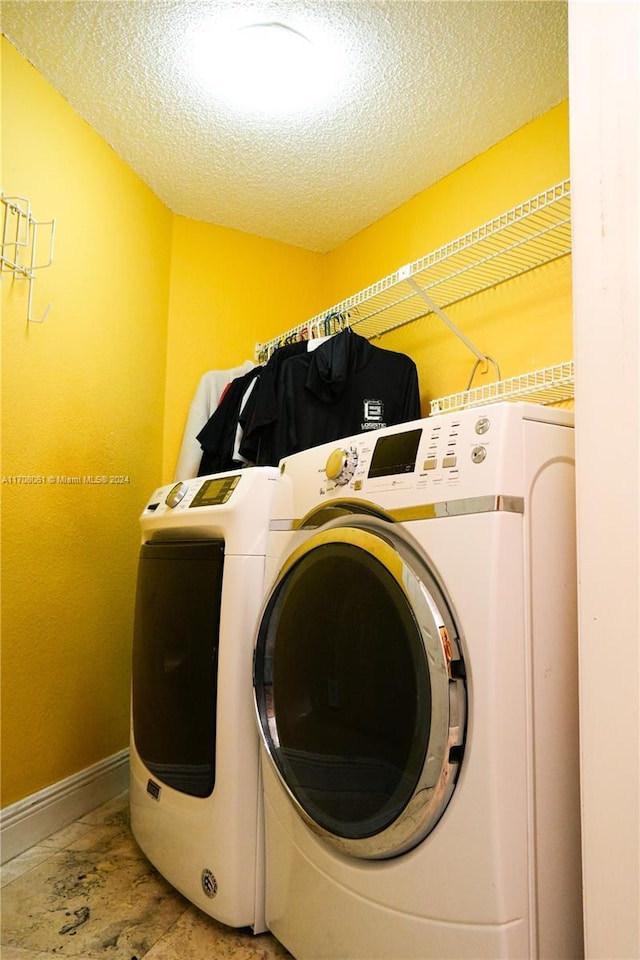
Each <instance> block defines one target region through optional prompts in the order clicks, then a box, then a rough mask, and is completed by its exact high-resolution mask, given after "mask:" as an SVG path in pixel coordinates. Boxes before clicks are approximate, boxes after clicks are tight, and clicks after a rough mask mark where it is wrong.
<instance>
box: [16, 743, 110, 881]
mask: <svg viewBox="0 0 640 960" xmlns="http://www.w3.org/2000/svg"><path fill="white" fill-rule="evenodd" d="M128 786H129V751H128V750H121V751H120V752H119V753H114V754H113V756H111V757H107V758H106V759H105V760H100V761H99V762H98V763H95V764H93V766H91V767H87V768H86V769H85V770H80V772H79V773H74V774H73V775H72V776H70V777H67V778H66V779H65V780H60V781H59V782H58V783H53V784H51V786H50V787H45V789H44V790H39V791H38V792H37V793H33V794H31V796H29V797H25V799H24V800H18V802H17V803H12V804H11V806H8V807H5V808H4V809H3V810H2V811H0V847H1V857H0V860H1V862H2V863H6V861H7V860H11V859H12V858H13V857H17V856H18V854H19V853H22V852H23V851H24V850H28V849H29V847H32V846H33V845H34V844H36V843H40V841H41V840H44V839H45V837H49V836H51V834H52V833H55V832H56V830H61V829H62V828H63V827H66V826H67V825H68V824H70V823H72V822H73V821H74V820H77V819H78V817H82V816H84V814H85V813H88V812H89V811H90V810H93V809H94V808H95V807H98V806H100V804H101V803H105V802H106V801H107V800H110V799H111V798H112V797H116V796H117V795H118V794H119V793H123V792H124V791H125V790H126V789H127V788H128Z"/></svg>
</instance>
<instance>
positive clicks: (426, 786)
mask: <svg viewBox="0 0 640 960" xmlns="http://www.w3.org/2000/svg"><path fill="white" fill-rule="evenodd" d="M354 541H356V545H357V546H363V549H372V550H374V551H375V553H376V555H377V556H378V558H379V559H381V560H382V562H383V563H384V565H385V566H386V569H387V570H388V572H389V573H390V574H391V575H392V576H393V578H394V580H395V581H396V583H398V585H399V586H400V587H401V588H402V591H403V593H404V594H405V597H406V599H407V602H408V604H409V605H410V607H411V609H412V611H413V613H414V618H415V621H416V624H417V626H418V628H419V632H420V636H421V639H422V643H423V645H424V651H425V655H426V663H427V664H428V667H427V669H428V671H429V680H430V684H431V723H430V730H429V738H428V743H427V749H426V753H425V760H424V763H423V767H422V771H421V774H420V776H419V779H418V782H417V783H416V785H415V788H414V790H413V793H412V795H411V797H410V799H409V801H408V803H407V804H406V806H405V807H404V809H403V810H402V811H401V812H400V814H399V816H398V817H397V818H396V819H395V820H394V821H393V822H392V823H391V824H390V825H388V826H387V827H385V828H384V829H382V830H381V831H380V832H378V833H375V834H374V835H372V836H368V837H360V838H355V839H354V838H350V837H344V836H340V835H338V834H336V833H332V832H330V831H329V830H327V829H326V828H325V827H324V826H322V825H321V824H319V823H317V822H316V820H315V819H314V818H313V817H312V816H310V814H309V812H308V811H307V810H306V809H305V807H304V806H303V804H302V803H301V802H300V801H299V800H298V798H297V797H296V795H295V794H294V793H293V791H292V790H291V788H290V786H289V784H288V783H287V780H286V778H285V777H284V775H283V773H282V771H281V769H280V766H279V764H278V760H277V757H276V754H275V750H274V743H275V745H276V748H277V746H279V739H278V730H277V718H276V716H275V710H274V700H273V690H272V688H271V687H270V685H269V683H268V682H267V681H266V680H265V676H264V671H262V670H261V667H262V666H263V665H264V664H263V660H262V659H261V657H263V653H265V658H266V656H267V655H268V651H266V652H265V651H263V650H262V647H264V646H266V643H265V642H264V633H265V632H266V627H265V626H264V625H265V623H266V624H268V622H269V618H270V616H271V615H272V613H273V608H274V606H275V604H276V601H277V597H278V593H279V590H280V588H281V586H282V585H283V584H284V582H285V581H286V579H287V577H288V576H289V574H290V573H291V571H292V570H293V569H294V567H295V566H296V565H297V564H298V563H299V562H300V560H301V559H302V558H303V557H305V556H306V555H308V554H309V553H311V552H312V551H314V550H315V549H316V548H317V547H319V546H321V545H323V544H335V543H341V542H342V543H345V542H346V543H353V542H354ZM391 561H393V562H391ZM268 642H271V643H272V645H273V640H272V641H267V643H268ZM254 693H255V703H256V712H257V716H258V724H259V729H260V734H261V737H262V742H263V744H264V747H265V749H266V752H267V755H268V757H269V760H270V763H271V766H272V768H273V770H274V771H275V773H276V776H277V777H278V780H279V781H280V783H281V784H282V786H283V787H284V789H285V790H286V792H287V794H288V796H289V798H290V800H291V802H292V804H293V805H294V807H295V809H296V810H297V812H298V814H299V815H300V816H301V818H302V819H303V820H304V822H305V823H306V824H307V825H308V826H309V828H310V829H311V830H313V831H314V833H316V834H317V835H318V836H320V837H321V838H322V839H323V840H324V841H325V842H326V843H328V844H329V845H330V846H332V847H333V848H335V849H337V850H339V851H340V852H341V853H343V854H345V855H347V856H351V857H359V858H364V859H384V858H388V857H393V856H398V855H399V854H401V853H404V852H406V851H407V850H410V849H411V848H412V847H414V846H416V845H417V844H418V843H420V842H421V841H422V840H423V839H424V838H425V837H426V836H427V835H428V834H429V833H430V832H431V830H432V829H433V828H434V827H435V825H436V824H437V822H438V821H439V819H440V817H441V816H442V814H443V812H444V810H445V808H446V806H447V804H448V802H449V800H450V798H451V795H452V793H453V790H454V788H455V783H456V780H457V776H458V772H459V769H460V764H461V760H462V753H463V747H464V735H465V726H466V715H467V697H466V686H465V681H464V667H463V660H462V653H461V638H460V635H459V630H458V629H457V627H456V622H455V617H454V615H453V612H452V604H451V602H450V600H449V598H448V597H447V594H446V591H445V589H444V586H443V585H442V583H441V582H440V580H439V578H438V577H437V574H436V573H435V572H434V569H433V565H432V564H431V563H430V561H429V559H428V558H427V557H426V555H425V553H424V551H423V550H422V549H421V548H420V546H419V545H418V544H417V543H416V542H415V540H414V539H413V538H412V537H411V536H410V535H409V534H408V532H407V531H406V530H404V529H403V528H401V527H398V526H397V525H395V524H393V523H390V522H389V521H386V520H383V519H381V518H378V517H374V516H367V515H353V516H351V515H345V516H341V517H338V519H335V520H332V521H330V522H328V523H326V524H325V525H323V526H322V527H321V528H319V529H316V531H315V532H313V533H312V534H310V536H309V538H308V539H307V540H306V541H305V542H304V543H303V544H302V545H301V546H300V547H298V548H297V549H295V550H294V551H293V552H292V553H291V554H290V556H289V557H288V558H287V560H286V561H285V562H284V564H283V566H282V568H281V570H280V572H279V574H278V577H277V579H276V581H275V583H274V585H273V587H272V589H271V591H270V593H269V597H268V598H267V601H266V603H265V605H264V608H263V612H262V615H261V618H260V621H259V627H258V639H257V647H256V665H255V670H254Z"/></svg>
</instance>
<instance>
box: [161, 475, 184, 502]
mask: <svg viewBox="0 0 640 960" xmlns="http://www.w3.org/2000/svg"><path fill="white" fill-rule="evenodd" d="M188 489H189V484H188V483H185V482H184V481H183V480H181V481H180V483H176V485H175V487H172V488H171V490H169V493H168V494H167V498H166V500H165V501H164V502H165V503H166V505H167V506H168V507H177V506H178V504H179V503H180V501H181V500H182V498H183V497H184V495H185V493H186V492H187V490H188Z"/></svg>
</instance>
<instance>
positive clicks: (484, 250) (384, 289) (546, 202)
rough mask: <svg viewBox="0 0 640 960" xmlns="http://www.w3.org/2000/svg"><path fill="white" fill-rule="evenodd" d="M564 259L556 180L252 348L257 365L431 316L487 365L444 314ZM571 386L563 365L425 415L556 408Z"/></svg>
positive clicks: (463, 396) (561, 192) (565, 213)
mask: <svg viewBox="0 0 640 960" xmlns="http://www.w3.org/2000/svg"><path fill="white" fill-rule="evenodd" d="M570 254H571V185H570V181H569V180H563V181H561V182H560V183H557V184H555V185H554V186H552V187H549V188H548V189H547V190H544V191H543V192H542V193H539V194H538V195H537V196H535V197H532V198H530V199H529V200H525V201H524V202H523V203H520V204H518V205H517V206H515V207H513V208H512V209H511V210H508V211H507V212H506V213H503V214H501V215H500V216H498V217H495V218H494V219H493V220H490V221H488V222H487V223H485V224H483V225H482V226H480V227H476V229H475V230H471V231H470V232H469V233H466V234H464V236H462V237H459V238H458V239H457V240H453V241H451V242H450V243H447V244H445V245H444V246H442V247H440V248H439V249H438V250H435V251H433V252H432V253H429V254H427V255H426V256H425V257H422V258H421V259H419V260H416V261H414V262H413V263H409V264H407V265H406V266H404V267H401V268H400V269H399V270H396V272H395V273H392V274H390V275H389V276H387V277H384V278H383V279H382V280H378V281H377V282H376V283H374V284H372V285H371V286H370V287H367V288H366V290H362V291H360V292H359V293H356V294H354V295H353V296H351V297H348V298H347V299H346V300H343V301H342V302H341V303H338V304H336V305H335V306H333V307H331V308H330V309H329V310H327V311H324V312H323V313H320V314H317V315H316V316H315V317H312V318H311V319H310V320H307V321H306V322H305V323H302V324H298V326H296V327H292V328H291V329H290V330H287V331H286V332H285V333H283V334H281V335H280V336H279V337H276V338H275V339H273V340H270V341H267V342H266V343H263V344H256V359H257V360H258V361H260V362H262V361H264V360H266V359H268V357H269V356H270V355H271V353H272V352H273V350H275V349H276V348H277V347H279V346H281V345H282V344H284V343H290V342H293V341H296V340H306V339H312V338H314V337H320V336H326V335H330V334H332V333H335V332H336V331H337V330H342V329H345V328H351V329H352V330H355V331H356V332H357V333H359V334H360V335H361V336H363V337H365V339H367V340H373V339H376V338H377V337H381V336H383V334H385V333H389V332H390V331H392V330H397V329H398V328H399V327H403V326H405V324H408V323H413V322H414V321H416V320H420V319H422V318H423V317H427V316H429V315H438V316H440V318H441V319H442V320H443V321H444V322H445V323H446V324H447V325H448V326H449V328H450V329H451V330H452V332H453V333H454V335H455V336H457V337H458V338H459V339H460V340H462V341H463V342H464V343H465V344H466V346H467V347H469V349H470V350H472V351H473V352H474V353H475V354H476V356H477V357H481V358H483V359H488V360H491V359H492V358H490V357H484V356H483V354H482V353H481V352H480V351H478V350H477V349H476V348H475V347H474V345H473V344H472V343H471V342H470V341H469V340H468V339H467V338H466V337H465V335H464V334H463V333H462V331H461V330H459V329H458V328H457V327H456V326H455V324H454V323H453V322H452V321H451V320H450V319H449V318H448V317H447V316H446V315H445V314H444V313H443V309H444V308H448V307H451V306H453V305H454V304H456V303H460V302H461V301H463V300H466V299H467V298H469V297H473V296H476V295H477V294H479V293H482V292H483V291H486V290H490V289H492V288H493V287H496V286H498V285H499V284H501V283H505V282H506V281H508V280H512V279H515V278H516V277H519V276H522V275H523V274H525V273H528V272H529V271H531V270H536V269H537V268H538V267H541V266H544V265H545V264H548V263H552V262H553V261H555V260H559V259H561V258H562V257H566V256H569V255H570ZM492 362H495V361H492ZM573 382H574V381H573V362H568V363H562V364H558V365H557V366H555V367H547V368H545V369H543V370H537V371H534V372H532V373H527V374H523V375H522V376H518V377H511V378H510V379H508V380H499V381H497V382H496V383H493V384H491V385H489V386H485V387H478V388H476V389H473V390H467V391H464V392H463V393H457V394H452V395H451V396H449V397H442V398H440V399H438V400H433V401H432V402H431V413H432V414H434V413H443V412H445V411H446V410H458V409H461V408H462V407H469V406H479V405H480V404H482V403H491V402H494V401H498V400H517V399H522V398H526V399H528V400H531V401H533V402H538V403H544V404H550V403H556V402H559V401H561V400H569V399H572V398H573Z"/></svg>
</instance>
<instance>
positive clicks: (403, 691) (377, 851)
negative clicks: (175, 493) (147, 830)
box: [254, 403, 582, 960]
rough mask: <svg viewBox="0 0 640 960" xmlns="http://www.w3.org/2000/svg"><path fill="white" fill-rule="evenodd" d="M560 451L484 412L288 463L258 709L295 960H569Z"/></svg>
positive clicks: (258, 659)
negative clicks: (288, 495) (288, 494)
mask: <svg viewBox="0 0 640 960" xmlns="http://www.w3.org/2000/svg"><path fill="white" fill-rule="evenodd" d="M573 434H574V431H573V415H572V414H571V413H570V412H567V411H559V410H552V409H549V408H545V407H542V406H538V405H533V404H522V403H517V404H516V403H514V404H510V403H498V404H495V405H493V406H489V407H484V408H478V409H475V410H473V409H472V410H467V411H463V412H459V413H455V414H444V415H440V416H437V417H432V418H429V419H425V420H421V421H416V422H412V423H406V424H403V425H401V426H396V427H393V428H384V429H381V430H379V431H376V432H375V433H373V432H372V433H369V434H362V435H359V436H355V437H349V438H346V439H345V440H344V441H343V442H339V443H337V444H326V445H323V446H319V447H316V448H313V449H311V450H308V451H305V452H302V453H299V454H296V455H294V456H291V457H289V458H287V459H285V460H284V461H283V462H282V463H281V464H280V468H281V470H282V471H283V476H286V477H288V478H289V479H290V480H291V482H292V488H293V499H292V507H293V509H292V511H291V512H290V513H287V511H286V509H284V510H282V511H281V512H276V514H274V517H273V518H272V522H271V528H272V534H271V538H270V545H269V550H268V554H269V556H268V567H269V572H268V575H267V583H268V589H267V592H266V600H265V605H264V608H263V613H262V615H261V619H260V624H259V628H258V630H257V639H256V650H255V657H254V691H255V699H256V711H257V717H258V726H259V730H260V733H261V741H262V760H263V783H264V800H265V829H266V878H267V893H266V922H267V925H268V927H269V928H270V929H271V930H272V931H273V933H274V934H275V936H276V937H277V938H278V939H279V940H281V942H282V943H283V944H284V945H285V946H286V947H287V948H288V949H289V950H290V951H291V952H292V953H293V955H294V956H295V957H297V958H298V960H445V958H450V960H453V958H455V960H462V958H473V960H479V958H491V960H497V958H503V960H524V958H533V957H538V958H546V960H560V958H563V960H566V958H570V957H579V956H581V954H582V919H581V918H582V912H581V867H580V804H579V751H578V706H577V630H576V570H575V512H574V452H573V451H574V436H573Z"/></svg>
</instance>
